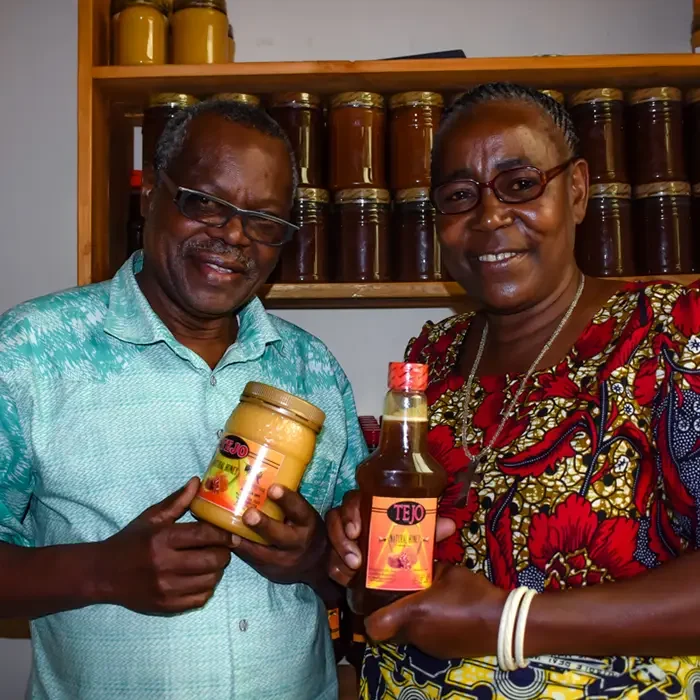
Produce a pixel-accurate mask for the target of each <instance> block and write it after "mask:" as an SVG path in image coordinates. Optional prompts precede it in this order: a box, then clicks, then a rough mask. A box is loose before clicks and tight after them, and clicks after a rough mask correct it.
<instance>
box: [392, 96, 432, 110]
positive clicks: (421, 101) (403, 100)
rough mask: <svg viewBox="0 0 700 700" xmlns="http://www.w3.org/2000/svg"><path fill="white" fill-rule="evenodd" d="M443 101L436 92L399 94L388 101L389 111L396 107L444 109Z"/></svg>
mask: <svg viewBox="0 0 700 700" xmlns="http://www.w3.org/2000/svg"><path fill="white" fill-rule="evenodd" d="M444 105H445V100H443V99H442V95H440V94H439V93H437V92H400V93H399V94H398V95H393V96H392V97H391V99H390V100H389V109H397V108H398V107H444Z"/></svg>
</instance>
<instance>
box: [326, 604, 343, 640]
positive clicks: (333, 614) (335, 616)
mask: <svg viewBox="0 0 700 700" xmlns="http://www.w3.org/2000/svg"><path fill="white" fill-rule="evenodd" d="M328 626H329V627H330V628H331V639H332V640H333V641H335V640H336V639H340V610H338V608H332V609H331V610H329V611H328Z"/></svg>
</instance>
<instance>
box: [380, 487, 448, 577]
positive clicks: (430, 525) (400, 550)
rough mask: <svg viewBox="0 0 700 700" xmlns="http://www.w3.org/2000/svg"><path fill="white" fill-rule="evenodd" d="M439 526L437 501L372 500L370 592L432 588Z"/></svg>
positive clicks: (381, 498)
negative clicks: (436, 533) (372, 589)
mask: <svg viewBox="0 0 700 700" xmlns="http://www.w3.org/2000/svg"><path fill="white" fill-rule="evenodd" d="M436 525H437V498H411V499H398V498H386V497H381V496H375V497H374V498H372V515H371V517H370V523H369V546H368V548H367V549H368V551H367V581H366V585H367V588H374V589H378V590H383V591H420V590H423V589H424V588H430V585H431V584H432V582H433V548H434V545H435V527H436Z"/></svg>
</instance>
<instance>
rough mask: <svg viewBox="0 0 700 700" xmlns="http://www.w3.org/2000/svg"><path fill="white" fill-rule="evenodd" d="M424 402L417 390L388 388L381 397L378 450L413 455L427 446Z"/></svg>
mask: <svg viewBox="0 0 700 700" xmlns="http://www.w3.org/2000/svg"><path fill="white" fill-rule="evenodd" d="M427 438H428V402H427V399H426V398H425V394H423V393H422V392H418V391H411V392H399V391H390V392H389V393H388V394H387V395H386V399H385V400H384V414H383V420H382V431H381V437H380V440H379V452H388V453H390V454H405V455H408V454H416V453H422V452H423V453H424V452H427V448H428V439H427Z"/></svg>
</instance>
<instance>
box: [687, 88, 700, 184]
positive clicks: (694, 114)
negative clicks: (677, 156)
mask: <svg viewBox="0 0 700 700" xmlns="http://www.w3.org/2000/svg"><path fill="white" fill-rule="evenodd" d="M686 103H687V105H688V107H687V112H686V120H685V121H686V131H687V134H688V147H689V150H688V155H689V158H690V168H689V169H690V181H691V182H692V183H693V184H694V185H695V184H698V183H700V88H696V89H695V90H691V91H690V92H689V93H688V95H687V96H686Z"/></svg>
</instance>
